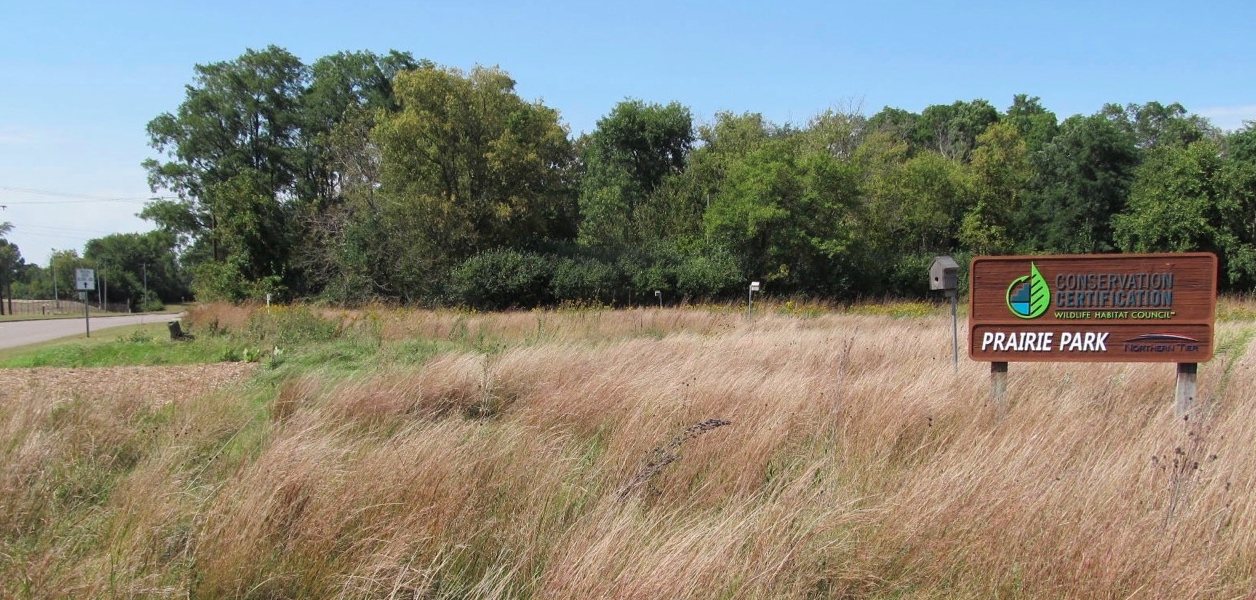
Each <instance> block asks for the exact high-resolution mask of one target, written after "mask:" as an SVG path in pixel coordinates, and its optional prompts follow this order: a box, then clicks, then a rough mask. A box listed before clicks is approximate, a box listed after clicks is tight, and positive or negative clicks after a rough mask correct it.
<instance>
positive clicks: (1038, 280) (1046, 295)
mask: <svg viewBox="0 0 1256 600" xmlns="http://www.w3.org/2000/svg"><path fill="white" fill-rule="evenodd" d="M1050 307H1051V288H1049V287H1047V280H1046V278H1044V277H1043V276H1042V273H1039V272H1038V266H1037V265H1035V264H1034V263H1032V262H1031V263H1029V274H1028V275H1025V276H1023V277H1017V278H1016V280H1015V281H1013V282H1012V285H1009V286H1007V308H1008V309H1009V310H1011V311H1012V314H1014V315H1016V316H1018V317H1020V318H1022V319H1037V318H1038V317H1041V316H1042V315H1044V314H1046V312H1047V309H1048V308H1050Z"/></svg>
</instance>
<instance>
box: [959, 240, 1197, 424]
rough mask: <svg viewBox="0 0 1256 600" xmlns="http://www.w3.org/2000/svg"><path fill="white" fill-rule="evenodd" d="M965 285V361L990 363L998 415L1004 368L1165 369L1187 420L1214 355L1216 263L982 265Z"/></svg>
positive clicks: (987, 261) (1095, 258)
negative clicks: (1174, 373) (1088, 365)
mask: <svg viewBox="0 0 1256 600" xmlns="http://www.w3.org/2000/svg"><path fill="white" fill-rule="evenodd" d="M969 277H970V289H971V293H970V295H969V309H970V310H969V315H970V317H969V325H968V334H969V335H968V355H969V356H970V357H971V358H972V359H973V360H978V361H987V362H990V363H991V377H992V383H991V392H992V400H993V402H994V403H995V404H996V405H1000V404H1002V403H1003V402H1005V401H1006V399H1005V397H1003V396H1005V394H1006V389H1007V379H1006V378H1007V363H1009V362H1170V363H1177V364H1178V385H1177V401H1176V403H1175V406H1176V410H1177V413H1178V415H1179V416H1185V415H1186V414H1187V413H1189V412H1190V410H1191V405H1192V403H1193V401H1194V396H1195V374H1196V372H1197V366H1198V364H1199V363H1201V362H1207V361H1208V360H1209V359H1211V358H1212V355H1213V350H1214V345H1215V339H1214V332H1213V329H1214V323H1215V321H1216V312H1217V309H1216V307H1217V257H1216V256H1215V255H1213V254H1210V253H1203V252H1199V253H1187V254H1090V255H1065V256H979V257H976V258H974V259H973V260H972V264H971V266H970V269H969Z"/></svg>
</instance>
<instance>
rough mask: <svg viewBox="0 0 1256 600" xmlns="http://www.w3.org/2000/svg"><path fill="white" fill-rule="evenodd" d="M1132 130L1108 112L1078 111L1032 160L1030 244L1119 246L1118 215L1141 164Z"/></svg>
mask: <svg viewBox="0 0 1256 600" xmlns="http://www.w3.org/2000/svg"><path fill="white" fill-rule="evenodd" d="M1139 158H1140V155H1139V151H1138V148H1137V146H1136V140H1135V137H1134V135H1133V133H1132V132H1131V131H1129V130H1128V129H1126V128H1123V127H1121V126H1120V125H1118V124H1117V123H1114V122H1113V121H1112V120H1110V119H1108V118H1106V117H1105V116H1103V115H1102V114H1097V115H1092V116H1089V117H1082V116H1073V117H1070V118H1068V119H1066V120H1065V121H1064V123H1063V124H1061V127H1060V132H1059V134H1057V135H1056V136H1055V138H1054V139H1053V140H1052V141H1051V142H1050V143H1049V144H1047V145H1046V146H1045V147H1044V148H1043V149H1042V151H1041V152H1038V153H1036V154H1034V155H1033V157H1032V159H1031V163H1032V164H1033V166H1034V171H1035V176H1034V179H1033V180H1032V181H1031V183H1030V185H1029V189H1028V190H1027V194H1026V195H1025V202H1026V210H1025V211H1024V213H1023V216H1024V219H1025V220H1026V222H1025V224H1024V225H1023V231H1025V237H1026V240H1027V242H1028V246H1029V248H1030V249H1032V250H1035V251H1045V252H1060V253H1098V252H1111V251H1113V250H1115V249H1116V246H1115V243H1114V241H1113V239H1112V217H1113V215H1116V214H1117V213H1120V212H1122V211H1123V210H1125V206H1126V200H1127V198H1128V196H1129V188H1130V184H1131V182H1132V181H1133V177H1134V169H1135V167H1137V166H1138V162H1139Z"/></svg>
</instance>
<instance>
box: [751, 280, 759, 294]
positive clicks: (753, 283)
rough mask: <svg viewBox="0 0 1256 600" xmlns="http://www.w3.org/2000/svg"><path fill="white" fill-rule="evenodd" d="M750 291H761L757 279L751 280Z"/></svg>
mask: <svg viewBox="0 0 1256 600" xmlns="http://www.w3.org/2000/svg"><path fill="white" fill-rule="evenodd" d="M750 291H752V292H757V291H759V282H757V281H751V282H750Z"/></svg>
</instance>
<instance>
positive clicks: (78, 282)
mask: <svg viewBox="0 0 1256 600" xmlns="http://www.w3.org/2000/svg"><path fill="white" fill-rule="evenodd" d="M74 289H76V290H78V291H80V292H94V291H96V269H74Z"/></svg>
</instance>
